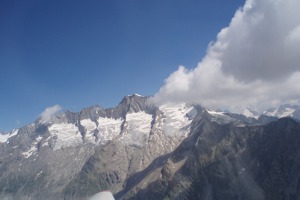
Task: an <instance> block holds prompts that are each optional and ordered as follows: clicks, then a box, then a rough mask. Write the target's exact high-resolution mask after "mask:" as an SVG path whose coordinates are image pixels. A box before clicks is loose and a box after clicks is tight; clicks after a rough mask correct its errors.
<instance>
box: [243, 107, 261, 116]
mask: <svg viewBox="0 0 300 200" xmlns="http://www.w3.org/2000/svg"><path fill="white" fill-rule="evenodd" d="M243 115H245V116H246V117H250V118H255V119H258V118H259V115H258V114H256V112H255V111H252V110H251V109H250V108H246V109H245V110H244V112H243Z"/></svg>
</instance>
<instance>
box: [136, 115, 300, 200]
mask: <svg viewBox="0 0 300 200" xmlns="http://www.w3.org/2000/svg"><path fill="white" fill-rule="evenodd" d="M204 115H205V114H204ZM204 115H202V116H201V117H200V118H198V119H195V120H194V121H193V123H194V124H198V125H197V129H196V130H195V131H194V132H193V134H191V135H190V136H189V137H188V138H186V139H185V140H184V141H183V142H182V143H181V144H180V145H179V146H178V148H177V149H176V150H175V151H174V152H172V154H171V155H170V156H169V157H168V158H167V161H166V162H165V164H164V165H162V166H161V168H160V173H161V176H160V178H159V179H157V180H156V181H154V182H153V183H151V184H150V185H148V186H147V187H146V188H144V189H141V190H139V191H138V192H137V195H135V196H133V197H130V199H241V200H242V199H249V200H250V199H251V200H254V199H256V200H257V199H281V200H284V199H299V193H300V190H299V188H300V182H299V181H300V172H299V170H298V169H299V168H300V162H299V156H300V148H299V147H298V146H299V145H298V144H299V142H300V124H299V123H297V122H295V121H294V120H292V119H290V118H283V119H280V120H278V121H275V122H272V123H270V124H267V125H260V126H242V127H237V126H236V125H234V124H232V123H229V124H217V123H215V122H211V121H209V120H207V117H206V116H204ZM182 162H183V163H184V164H182ZM178 165H180V169H179V170H178V168H177V167H176V166H178Z"/></svg>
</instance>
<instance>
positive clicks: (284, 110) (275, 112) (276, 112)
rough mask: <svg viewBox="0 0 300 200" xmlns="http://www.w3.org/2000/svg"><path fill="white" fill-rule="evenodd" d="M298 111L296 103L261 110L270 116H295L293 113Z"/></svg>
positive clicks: (299, 108) (299, 109)
mask: <svg viewBox="0 0 300 200" xmlns="http://www.w3.org/2000/svg"><path fill="white" fill-rule="evenodd" d="M299 111H300V107H299V106H296V105H289V104H285V105H280V106H279V107H278V108H277V109H276V108H271V109H268V110H266V111H265V112H263V114H265V115H268V116H272V117H278V118H282V117H288V116H289V117H296V116H295V113H296V112H299Z"/></svg>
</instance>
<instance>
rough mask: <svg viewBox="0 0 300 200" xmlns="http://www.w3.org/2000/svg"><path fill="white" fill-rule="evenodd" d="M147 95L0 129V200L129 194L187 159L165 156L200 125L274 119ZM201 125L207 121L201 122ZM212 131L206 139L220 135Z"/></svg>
mask: <svg viewBox="0 0 300 200" xmlns="http://www.w3.org/2000/svg"><path fill="white" fill-rule="evenodd" d="M147 100H148V97H144V96H141V95H136V94H134V95H129V96H126V97H124V98H123V100H122V101H121V102H120V103H119V105H117V106H116V107H115V108H109V109H104V108H102V107H100V106H92V107H89V108H86V109H83V110H82V111H80V112H78V113H73V112H70V111H66V112H64V113H61V114H59V115H57V116H53V117H52V118H51V119H50V120H48V121H41V119H37V120H36V121H35V122H34V123H32V124H30V125H27V126H24V127H22V128H20V129H17V130H13V131H11V132H9V133H3V134H0V199H4V198H7V199H86V198H87V197H89V196H91V195H93V194H96V193H99V192H101V191H105V190H110V191H111V192H112V193H113V194H114V195H115V196H116V199H124V198H125V199H130V198H133V199H134V196H135V195H136V194H138V193H139V192H140V191H141V190H143V189H146V188H149V187H151V184H153V183H155V182H156V181H158V180H161V179H162V178H164V177H165V175H166V174H165V173H167V174H168V173H169V172H170V173H171V174H173V175H174V174H175V173H177V172H179V170H180V169H181V168H182V167H183V166H185V164H186V161H187V160H186V159H180V161H178V162H175V161H170V158H171V157H172V155H174V152H177V153H176V155H177V154H178V148H181V149H182V148H183V150H181V151H182V152H181V153H182V155H181V154H180V156H181V157H182V158H185V157H186V156H187V155H188V154H186V153H187V152H189V151H190V150H188V151H187V149H190V147H188V146H185V145H186V141H189V140H190V139H191V138H193V137H194V136H195V135H197V134H199V131H204V132H206V131H210V130H212V129H215V127H217V129H218V130H219V131H221V132H222V131H223V129H224V130H227V129H228V127H229V126H233V127H239V128H240V129H242V128H247V127H248V126H257V125H264V124H267V123H269V122H272V121H276V120H277V118H276V117H273V115H272V116H267V115H262V116H258V115H257V113H255V112H254V111H251V110H250V109H248V110H247V111H246V113H245V114H246V116H245V115H241V114H234V113H228V112H220V111H214V110H211V109H205V108H203V107H201V106H199V105H186V104H167V105H162V106H159V107H156V106H154V105H152V104H150V103H148V101H147ZM277 112H279V111H277ZM293 113H295V112H293ZM274 116H276V115H274ZM205 124H210V126H207V127H208V128H206V129H205V128H204V127H206V125H205ZM220 127H221V128H220ZM203 128H204V129H203ZM214 134H216V135H214V136H207V137H208V141H210V142H213V141H215V140H216V139H217V138H218V137H223V136H221V135H219V136H218V134H220V133H214ZM205 137H206V136H205ZM200 141H201V140H199V139H197V140H195V142H196V143H195V144H193V145H194V146H195V147H196V146H197V145H200V143H201V142H200ZM230 141H231V140H230ZM199 142H200V143H199ZM184 152H186V153H184ZM190 153H191V152H190ZM178 155H179V154H178ZM170 167H171V168H170ZM169 168H170V169H169ZM164 170H167V171H164ZM173 175H172V176H173ZM168 176H169V175H168Z"/></svg>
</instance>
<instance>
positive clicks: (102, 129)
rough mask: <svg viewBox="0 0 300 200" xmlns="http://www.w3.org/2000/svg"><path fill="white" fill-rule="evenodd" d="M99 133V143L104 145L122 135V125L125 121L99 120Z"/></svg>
mask: <svg viewBox="0 0 300 200" xmlns="http://www.w3.org/2000/svg"><path fill="white" fill-rule="evenodd" d="M98 122H99V125H98V130H99V133H98V135H97V137H98V142H99V143H101V144H104V143H105V142H106V141H108V140H112V139H113V138H115V137H116V136H117V135H119V134H120V133H121V125H122V123H123V119H113V118H102V117H100V118H99V119H98Z"/></svg>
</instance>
